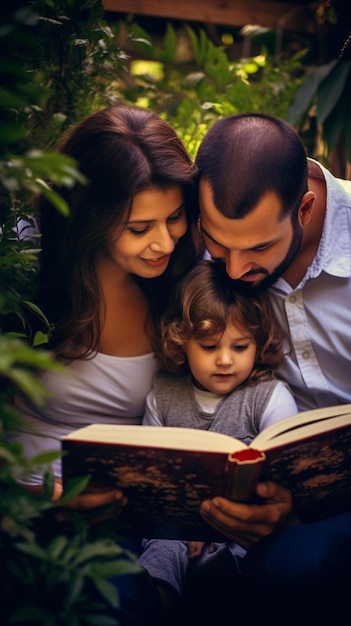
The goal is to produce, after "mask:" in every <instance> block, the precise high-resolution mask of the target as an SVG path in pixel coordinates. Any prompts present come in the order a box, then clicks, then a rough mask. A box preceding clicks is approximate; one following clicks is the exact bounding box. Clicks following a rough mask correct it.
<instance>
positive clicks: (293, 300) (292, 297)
mask: <svg viewBox="0 0 351 626" xmlns="http://www.w3.org/2000/svg"><path fill="white" fill-rule="evenodd" d="M289 302H291V303H292V304H294V302H296V296H289Z"/></svg>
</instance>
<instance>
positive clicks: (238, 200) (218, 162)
mask: <svg viewBox="0 0 351 626" xmlns="http://www.w3.org/2000/svg"><path fill="white" fill-rule="evenodd" d="M196 166H197V171H198V180H199V179H202V178H203V179H206V180H208V182H209V183H210V185H211V188H212V191H213V201H214V204H215V206H216V208H217V209H218V211H220V212H221V213H222V214H223V215H225V217H228V218H234V219H235V218H239V219H240V218H242V217H244V216H245V215H247V214H248V213H249V212H250V211H251V210H252V209H253V208H254V207H255V206H256V205H257V204H258V202H259V201H260V200H261V198H262V197H263V196H264V195H265V194H266V193H268V192H269V191H273V192H275V193H276V194H277V195H278V197H279V198H280V199H281V202H282V211H283V212H282V218H284V217H285V216H286V215H287V214H289V213H293V212H294V211H296V212H297V210H298V207H299V205H300V202H301V198H302V196H303V194H304V193H305V192H306V191H307V176H308V168H307V159H306V152H305V148H304V146H303V143H302V141H301V139H300V137H299V136H298V134H297V132H296V131H295V130H294V128H293V127H292V126H291V125H290V124H288V123H287V122H285V121H284V120H282V119H280V118H277V117H274V116H272V115H266V114H261V113H241V114H239V115H228V116H227V117H223V118H221V119H219V120H217V121H216V122H215V123H214V124H213V125H212V126H211V128H210V129H209V131H208V132H207V134H206V135H205V137H204V139H203V140H202V143H201V145H200V147H199V150H198V153H197V156H196Z"/></svg>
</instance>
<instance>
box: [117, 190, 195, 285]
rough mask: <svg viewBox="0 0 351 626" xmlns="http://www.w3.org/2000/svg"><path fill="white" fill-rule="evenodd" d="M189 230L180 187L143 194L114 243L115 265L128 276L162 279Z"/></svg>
mask: <svg viewBox="0 0 351 626" xmlns="http://www.w3.org/2000/svg"><path fill="white" fill-rule="evenodd" d="M186 230H187V220H186V213H185V206H184V197H183V192H182V189H181V187H180V186H178V185H177V186H174V187H169V188H168V189H148V190H146V191H141V192H140V193H138V194H137V195H136V196H135V197H134V200H133V204H132V210H131V213H130V216H129V218H128V221H127V222H125V223H124V224H123V231H122V234H119V235H118V237H117V238H116V239H114V240H113V241H112V244H111V247H110V258H111V261H113V262H114V263H115V264H117V265H118V266H119V267H120V269H123V270H124V271H125V272H127V273H130V274H136V275H137V276H141V277H143V278H155V277H157V276H160V275H161V274H163V272H164V271H165V270H166V268H167V265H168V263H169V260H170V256H171V254H172V252H173V250H174V248H175V246H176V245H177V243H178V241H179V239H180V238H181V237H182V236H183V235H184V234H185V232H186ZM118 232H119V233H120V229H118Z"/></svg>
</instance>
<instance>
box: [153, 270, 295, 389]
mask: <svg viewBox="0 0 351 626" xmlns="http://www.w3.org/2000/svg"><path fill="white" fill-rule="evenodd" d="M228 324H233V325H235V326H239V327H241V328H243V329H244V330H245V332H247V331H249V333H250V334H251V335H252V337H253V340H254V341H255V343H256V358H255V364H254V367H253V370H252V372H251V374H250V377H249V379H248V380H247V381H245V384H251V385H254V384H256V383H258V382H260V381H262V380H271V379H273V378H274V376H275V374H274V371H275V369H276V368H277V367H278V365H279V364H280V363H281V360H282V358H283V355H284V352H283V349H282V342H283V339H284V333H283V331H282V330H281V328H280V326H279V325H278V322H277V321H276V319H275V316H274V313H273V310H272V308H271V306H270V303H269V300H268V295H267V294H266V293H265V292H263V293H259V294H257V295H247V294H244V293H240V292H237V291H236V290H235V288H234V286H233V283H232V281H231V279H230V278H229V276H228V274H227V272H226V269H225V266H224V264H223V263H222V262H220V261H209V260H208V261H207V260H204V261H201V262H199V263H198V265H197V266H196V267H195V268H194V269H193V270H192V271H191V272H190V273H189V274H188V275H187V276H186V277H185V278H184V279H183V280H182V282H181V284H180V285H179V286H178V288H177V289H176V291H175V293H174V296H173V299H172V301H171V304H170V307H169V309H168V311H167V312H166V314H165V315H164V317H163V319H162V322H161V329H162V336H161V350H160V352H159V355H158V357H159V362H160V366H161V368H162V369H164V370H166V371H168V372H171V373H173V374H185V373H187V372H189V366H188V363H187V359H186V354H185V352H184V344H185V343H186V342H187V341H188V340H189V339H191V338H192V339H200V340H201V339H205V338H208V337H212V336H214V335H221V334H223V332H224V331H225V329H226V326H227V325H228Z"/></svg>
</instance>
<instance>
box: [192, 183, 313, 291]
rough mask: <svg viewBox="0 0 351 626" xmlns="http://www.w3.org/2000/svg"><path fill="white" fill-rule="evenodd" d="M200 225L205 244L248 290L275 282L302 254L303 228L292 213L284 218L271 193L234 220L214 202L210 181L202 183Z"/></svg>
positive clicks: (233, 277) (231, 274)
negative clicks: (299, 254)
mask: <svg viewBox="0 0 351 626" xmlns="http://www.w3.org/2000/svg"><path fill="white" fill-rule="evenodd" d="M199 202H200V221H201V223H200V227H201V232H202V236H203V239H204V242H205V246H206V248H207V250H208V252H209V253H210V255H211V256H212V257H213V258H214V259H218V260H221V261H223V263H225V266H226V270H227V273H228V275H229V276H230V278H232V279H233V280H236V281H238V286H240V287H241V288H242V289H244V290H245V291H249V292H252V291H257V290H261V289H264V288H267V287H269V286H270V285H272V284H273V283H274V282H275V281H276V280H277V279H278V278H279V276H281V275H282V274H283V273H284V272H285V271H286V269H287V268H288V267H289V265H290V263H291V262H292V260H293V259H294V257H295V256H296V254H297V253H298V251H299V249H300V245H301V239H302V227H301V225H300V224H299V222H298V221H297V220H296V221H295V222H294V223H292V219H291V216H290V215H288V216H287V217H285V218H284V219H281V211H282V207H281V202H280V200H279V198H278V196H277V195H276V194H275V193H274V192H268V193H267V194H266V195H265V196H263V198H262V199H261V200H260V202H259V203H258V204H257V205H256V207H255V208H254V209H253V211H251V212H250V213H249V214H248V215H247V216H245V217H243V218H240V219H230V218H227V217H225V216H224V215H222V213H220V212H219V211H218V210H217V209H216V207H215V205H214V203H213V196H212V189H211V186H210V184H209V182H208V181H207V180H201V181H200V186H199Z"/></svg>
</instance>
